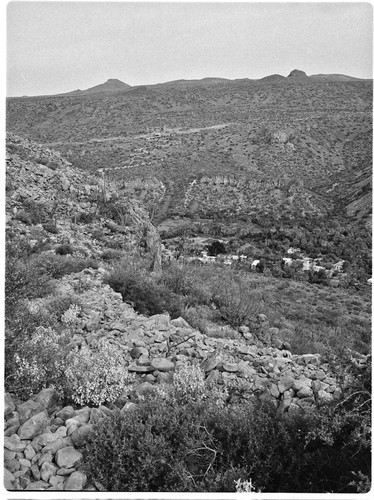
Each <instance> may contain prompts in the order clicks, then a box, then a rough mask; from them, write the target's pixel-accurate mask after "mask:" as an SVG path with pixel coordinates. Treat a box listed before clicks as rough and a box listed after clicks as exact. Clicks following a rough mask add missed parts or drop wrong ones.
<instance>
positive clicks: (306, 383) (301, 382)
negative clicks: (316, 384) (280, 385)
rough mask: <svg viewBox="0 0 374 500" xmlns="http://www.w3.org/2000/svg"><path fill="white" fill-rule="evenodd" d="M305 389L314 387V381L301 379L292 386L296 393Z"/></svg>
mask: <svg viewBox="0 0 374 500" xmlns="http://www.w3.org/2000/svg"><path fill="white" fill-rule="evenodd" d="M303 387H310V388H311V387H312V381H311V380H310V379H307V378H304V379H299V380H295V381H294V383H293V386H292V389H293V390H294V391H295V392H298V391H300V390H301V389H302V388H303Z"/></svg>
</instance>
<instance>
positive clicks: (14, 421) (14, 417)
mask: <svg viewBox="0 0 374 500" xmlns="http://www.w3.org/2000/svg"><path fill="white" fill-rule="evenodd" d="M20 425H21V423H20V421H19V415H18V412H17V411H13V412H12V413H10V414H9V416H8V418H7V420H6V427H7V428H8V427H15V426H18V427H19V426H20Z"/></svg>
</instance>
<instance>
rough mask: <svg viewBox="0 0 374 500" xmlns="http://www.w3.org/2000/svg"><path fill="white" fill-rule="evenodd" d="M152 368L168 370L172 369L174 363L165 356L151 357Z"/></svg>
mask: <svg viewBox="0 0 374 500" xmlns="http://www.w3.org/2000/svg"><path fill="white" fill-rule="evenodd" d="M151 367H152V368H153V370H158V371H160V372H169V371H172V370H174V367H175V366H174V363H173V362H172V361H170V360H169V359H167V358H153V359H152V361H151Z"/></svg>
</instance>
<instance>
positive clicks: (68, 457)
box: [55, 446, 83, 469]
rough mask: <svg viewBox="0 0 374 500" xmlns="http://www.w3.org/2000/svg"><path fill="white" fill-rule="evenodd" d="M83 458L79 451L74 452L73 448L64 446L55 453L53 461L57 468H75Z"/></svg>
mask: <svg viewBox="0 0 374 500" xmlns="http://www.w3.org/2000/svg"><path fill="white" fill-rule="evenodd" d="M82 458H83V455H82V453H81V452H80V451H78V450H76V449H75V448H74V447H73V446H66V447H65V448H61V449H59V450H58V451H57V452H56V456H55V461H56V464H57V465H58V467H59V468H60V469H61V468H71V467H75V466H76V465H77V464H78V463H79V462H80V461H81V460H82Z"/></svg>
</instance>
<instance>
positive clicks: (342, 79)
mask: <svg viewBox="0 0 374 500" xmlns="http://www.w3.org/2000/svg"><path fill="white" fill-rule="evenodd" d="M309 79H311V80H327V81H330V82H357V81H360V80H361V81H362V80H363V78H356V77H354V76H348V75H339V74H331V75H323V74H318V75H310V76H309Z"/></svg>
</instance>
